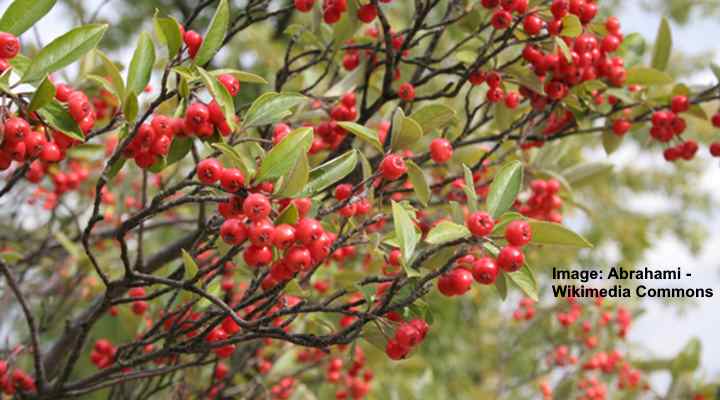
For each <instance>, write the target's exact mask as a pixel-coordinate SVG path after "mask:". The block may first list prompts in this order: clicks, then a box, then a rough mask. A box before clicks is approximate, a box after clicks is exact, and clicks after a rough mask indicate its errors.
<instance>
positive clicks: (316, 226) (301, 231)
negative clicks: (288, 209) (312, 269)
mask: <svg viewBox="0 0 720 400" xmlns="http://www.w3.org/2000/svg"><path fill="white" fill-rule="evenodd" d="M323 233H324V230H323V227H322V225H320V222H318V221H317V220H315V219H312V218H303V219H301V220H300V221H298V223H297V225H296V226H295V238H296V239H297V240H298V241H300V242H301V243H303V244H306V245H310V244H311V243H313V242H314V241H316V240H318V239H319V238H320V237H321V236H322V234H323Z"/></svg>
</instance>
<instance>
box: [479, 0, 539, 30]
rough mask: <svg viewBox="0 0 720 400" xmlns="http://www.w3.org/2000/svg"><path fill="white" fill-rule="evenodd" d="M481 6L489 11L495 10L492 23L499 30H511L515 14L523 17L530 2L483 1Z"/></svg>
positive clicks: (517, 0)
mask: <svg viewBox="0 0 720 400" xmlns="http://www.w3.org/2000/svg"><path fill="white" fill-rule="evenodd" d="M481 4H482V6H483V7H485V8H487V9H495V11H494V12H493V15H492V17H491V18H490V23H491V24H492V26H493V28H495V29H497V30H502V29H507V28H509V27H510V25H511V24H512V21H513V14H518V15H523V14H525V13H526V12H527V8H528V0H482V1H481Z"/></svg>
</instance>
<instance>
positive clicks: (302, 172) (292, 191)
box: [276, 154, 310, 197]
mask: <svg viewBox="0 0 720 400" xmlns="http://www.w3.org/2000/svg"><path fill="white" fill-rule="evenodd" d="M309 178H310V163H309V162H308V157H307V154H300V157H298V158H297V161H296V162H295V166H294V167H293V168H292V169H291V170H290V173H289V174H288V175H286V176H284V177H283V179H282V182H281V184H280V186H279V187H278V190H277V192H276V194H277V195H279V196H282V197H293V196H295V195H297V194H298V193H300V192H302V191H303V189H305V186H306V185H307V183H308V179H309Z"/></svg>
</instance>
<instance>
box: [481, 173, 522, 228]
mask: <svg viewBox="0 0 720 400" xmlns="http://www.w3.org/2000/svg"><path fill="white" fill-rule="evenodd" d="M522 181H523V167H522V163H521V162H520V161H510V162H508V163H506V164H505V165H503V166H502V168H501V169H500V171H498V173H497V174H496V175H495V178H494V179H493V181H492V183H491V184H490V192H489V193H488V197H487V208H488V211H489V212H490V215H492V216H493V218H497V217H499V216H500V215H501V214H502V213H504V212H505V211H507V210H509V209H510V207H511V206H512V205H513V202H515V198H516V197H517V195H518V193H519V192H520V187H521V186H522Z"/></svg>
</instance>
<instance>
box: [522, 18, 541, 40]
mask: <svg viewBox="0 0 720 400" xmlns="http://www.w3.org/2000/svg"><path fill="white" fill-rule="evenodd" d="M544 27H545V21H543V20H542V18H540V17H538V16H537V15H535V14H530V15H528V16H527V17H525V19H524V20H523V29H525V33H527V34H528V35H530V36H535V35H537V34H538V33H540V31H541V30H542V28H544Z"/></svg>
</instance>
